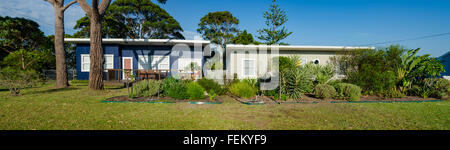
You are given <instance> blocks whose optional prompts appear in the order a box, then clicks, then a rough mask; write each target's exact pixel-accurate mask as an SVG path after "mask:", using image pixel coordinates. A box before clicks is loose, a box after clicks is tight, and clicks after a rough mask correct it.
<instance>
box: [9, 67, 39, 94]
mask: <svg viewBox="0 0 450 150" xmlns="http://www.w3.org/2000/svg"><path fill="white" fill-rule="evenodd" d="M39 83H42V80H41V79H40V78H39V74H38V73H37V72H36V71H34V70H20V69H17V68H12V67H6V68H3V69H1V70H0V86H1V87H6V88H8V89H9V91H10V92H11V95H13V96H17V95H19V94H20V91H21V90H22V89H24V88H28V87H32V86H36V85H38V84H39Z"/></svg>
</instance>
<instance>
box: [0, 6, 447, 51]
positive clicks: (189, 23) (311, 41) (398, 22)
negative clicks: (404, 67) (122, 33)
mask: <svg viewBox="0 0 450 150" xmlns="http://www.w3.org/2000/svg"><path fill="white" fill-rule="evenodd" d="M0 1H2V2H1V3H0V14H1V15H2V16H4V15H9V16H18V17H27V18H31V19H33V20H35V21H37V22H38V23H39V24H40V25H41V29H42V30H43V31H44V32H45V33H46V34H53V28H52V26H53V9H52V8H51V7H52V6H51V5H50V4H46V2H44V1H43V0H0ZM66 1H69V0H66ZM270 3H271V0H209V1H208V0H168V1H167V3H166V4H165V5H162V7H163V8H164V9H166V10H167V11H168V12H169V13H170V14H171V15H172V16H173V17H175V19H177V20H178V21H179V22H180V24H181V26H182V27H183V29H184V30H185V36H186V37H187V38H188V39H192V38H193V35H195V34H196V29H197V24H198V22H199V20H200V18H201V17H203V16H204V15H205V14H207V13H208V12H213V11H224V10H227V11H230V12H231V13H232V14H233V15H234V16H236V17H237V18H238V19H239V20H240V24H239V28H240V29H245V30H247V31H248V32H250V33H252V34H253V35H254V36H256V35H257V32H256V31H257V30H258V29H261V28H263V27H264V18H263V17H262V14H263V12H264V11H265V10H267V9H268V7H269V5H270ZM19 4H20V5H19ZM278 4H279V5H280V7H281V8H283V9H285V11H286V12H287V15H288V18H289V21H288V22H287V23H286V27H287V28H288V29H289V31H292V32H293V34H292V35H291V36H289V37H288V38H287V39H285V40H284V42H287V43H289V44H291V45H345V46H358V45H365V44H371V43H378V42H386V41H396V40H403V39H411V38H416V37H422V36H427V35H434V34H440V33H449V32H450V1H449V0H278ZM65 15H66V18H65V21H66V22H65V23H66V32H67V33H73V32H74V30H73V29H72V27H73V25H74V24H75V22H76V20H78V19H79V18H80V17H82V16H83V15H84V12H83V11H82V10H81V8H80V7H79V6H78V5H74V7H71V8H69V9H68V10H67V12H66V13H65ZM397 43H398V44H401V45H403V46H405V47H407V48H418V47H420V48H422V51H421V54H425V53H430V54H432V56H440V55H442V54H444V53H446V52H448V51H450V34H447V35H444V36H439V37H432V38H426V39H420V40H408V41H402V42H397ZM386 45H388V44H380V45H373V46H379V47H382V46H386Z"/></svg>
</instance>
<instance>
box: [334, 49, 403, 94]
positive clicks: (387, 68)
mask: <svg viewBox="0 0 450 150" xmlns="http://www.w3.org/2000/svg"><path fill="white" fill-rule="evenodd" d="M402 51H403V50H402V49H399V48H398V47H394V46H391V47H390V48H387V49H386V50H382V49H379V50H373V49H361V50H356V51H351V52H348V53H344V54H343V55H340V56H339V57H335V58H332V61H333V62H334V64H335V65H337V66H339V67H341V68H340V70H343V71H344V73H345V75H346V79H345V80H344V82H348V83H352V84H355V85H358V86H359V87H361V88H362V90H363V91H364V93H365V94H368V95H381V96H384V94H385V93H386V92H385V91H386V90H388V89H389V90H390V89H393V88H396V78H397V77H396V69H395V68H396V66H397V65H398V64H400V61H401V58H400V55H401V53H403V52H402ZM341 64H345V65H341Z"/></svg>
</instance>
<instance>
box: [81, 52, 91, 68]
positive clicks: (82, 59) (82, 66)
mask: <svg viewBox="0 0 450 150" xmlns="http://www.w3.org/2000/svg"><path fill="white" fill-rule="evenodd" d="M80 57H81V66H80V67H81V72H89V71H90V69H91V58H90V56H89V54H81V55H80ZM84 57H88V60H89V68H88V69H84V64H86V63H87V62H84Z"/></svg>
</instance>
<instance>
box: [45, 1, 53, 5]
mask: <svg viewBox="0 0 450 150" xmlns="http://www.w3.org/2000/svg"><path fill="white" fill-rule="evenodd" d="M44 1H47V2H49V3H50V4H52V5H54V4H55V0H44Z"/></svg>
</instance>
